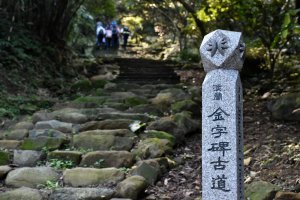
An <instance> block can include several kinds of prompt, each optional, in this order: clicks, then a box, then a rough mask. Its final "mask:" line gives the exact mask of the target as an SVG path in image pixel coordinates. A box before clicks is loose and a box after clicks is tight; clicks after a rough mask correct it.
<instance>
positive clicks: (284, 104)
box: [269, 92, 300, 121]
mask: <svg viewBox="0 0 300 200" xmlns="http://www.w3.org/2000/svg"><path fill="white" fill-rule="evenodd" d="M299 108H300V92H298V93H291V94H287V95H284V96H282V97H279V98H278V99H277V100H276V101H275V102H273V103H272V104H271V105H270V106H269V110H270V111H271V112H272V116H273V117H274V118H275V119H280V120H292V121H300V109H299Z"/></svg>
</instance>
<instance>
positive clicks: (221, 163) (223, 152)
mask: <svg viewBox="0 0 300 200" xmlns="http://www.w3.org/2000/svg"><path fill="white" fill-rule="evenodd" d="M228 33H230V34H228ZM232 36H235V38H232ZM233 41H234V42H233ZM241 41H242V40H241V34H240V33H237V32H230V31H221V30H218V31H215V32H213V33H210V34H209V35H207V36H206V37H205V39H204V40H203V43H204V44H203V43H202V45H201V48H200V50H201V56H202V60H205V59H206V61H205V62H204V63H203V64H204V68H205V70H206V71H207V72H208V73H207V75H206V77H205V80H204V82H203V85H202V106H203V108H202V199H203V200H221V199H222V200H244V192H243V190H244V188H243V182H244V179H243V162H242V161H243V127H242V120H243V119H242V87H241V82H240V77H239V71H238V70H240V68H241V66H239V67H234V66H233V65H234V64H237V63H239V62H240V64H242V59H243V56H244V52H245V45H244V43H242V42H241ZM241 44H243V45H241ZM232 46H234V48H232ZM202 47H203V48H202ZM203 54H204V57H205V58H203ZM242 54H243V55H242ZM220 57H223V58H222V60H221V63H223V64H224V66H223V64H221V65H219V66H215V63H218V62H220V60H219V61H216V60H218V59H220ZM228 59H229V60H230V59H233V60H235V62H233V63H232V65H230V67H228V66H229V65H228V63H227V64H226V62H227V61H228ZM205 64H209V65H210V66H205Z"/></svg>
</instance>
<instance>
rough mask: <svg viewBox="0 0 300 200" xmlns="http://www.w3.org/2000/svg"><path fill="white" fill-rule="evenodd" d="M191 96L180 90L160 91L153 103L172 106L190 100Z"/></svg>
mask: <svg viewBox="0 0 300 200" xmlns="http://www.w3.org/2000/svg"><path fill="white" fill-rule="evenodd" d="M188 98H189V95H188V94H187V93H186V92H184V91H183V90H182V89H179V88H170V89H165V90H162V91H160V92H159V93H158V94H157V96H156V97H155V98H153V99H152V100H151V101H152V103H153V104H155V105H160V106H167V107H168V106H170V105H171V104H173V103H175V102H177V101H182V100H185V99H188Z"/></svg>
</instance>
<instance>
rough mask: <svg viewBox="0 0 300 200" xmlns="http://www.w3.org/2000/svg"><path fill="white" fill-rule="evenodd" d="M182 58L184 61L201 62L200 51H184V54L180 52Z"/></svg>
mask: <svg viewBox="0 0 300 200" xmlns="http://www.w3.org/2000/svg"><path fill="white" fill-rule="evenodd" d="M180 58H181V60H184V61H189V62H199V61H200V55H199V50H198V49H184V50H183V51H182V52H180Z"/></svg>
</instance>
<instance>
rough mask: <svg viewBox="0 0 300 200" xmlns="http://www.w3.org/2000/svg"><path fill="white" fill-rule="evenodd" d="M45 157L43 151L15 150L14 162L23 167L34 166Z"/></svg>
mask: <svg viewBox="0 0 300 200" xmlns="http://www.w3.org/2000/svg"><path fill="white" fill-rule="evenodd" d="M42 157H43V153H42V152H41V151H31V150H25V151H22V150H15V151H14V159H13V164H16V165H18V166H21V167H24V166H26V167H33V166H35V165H36V164H37V162H38V161H40V160H41V159H42Z"/></svg>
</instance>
